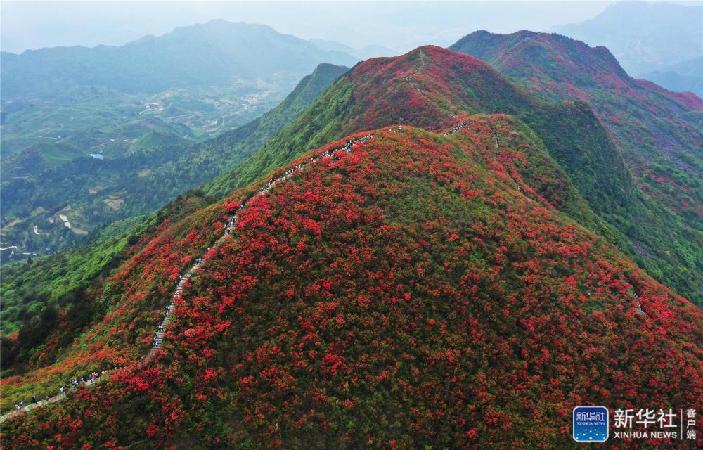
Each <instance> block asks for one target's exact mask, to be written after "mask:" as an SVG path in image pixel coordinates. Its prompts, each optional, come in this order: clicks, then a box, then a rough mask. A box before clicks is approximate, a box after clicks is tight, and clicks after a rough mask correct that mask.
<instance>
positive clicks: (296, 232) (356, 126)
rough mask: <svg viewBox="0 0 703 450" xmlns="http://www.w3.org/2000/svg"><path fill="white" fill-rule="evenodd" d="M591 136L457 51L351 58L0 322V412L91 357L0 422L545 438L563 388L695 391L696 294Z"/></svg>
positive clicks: (264, 436) (263, 434)
mask: <svg viewBox="0 0 703 450" xmlns="http://www.w3.org/2000/svg"><path fill="white" fill-rule="evenodd" d="M674 98H678V97H674ZM508 113H509V114H508ZM400 122H402V123H400ZM612 140H613V135H612V134H611V133H610V132H609V131H608V129H607V128H605V127H604V125H603V123H602V122H601V121H600V120H599V118H598V116H597V115H596V114H594V112H593V111H592V109H591V107H590V106H589V105H588V104H587V103H584V102H580V101H579V102H575V101H567V102H556V101H553V100H549V99H545V98H541V97H540V96H537V95H535V94H534V93H530V91H529V90H528V89H527V88H526V87H525V86H524V85H518V84H515V83H514V82H512V81H511V80H510V79H508V78H507V77H506V76H504V75H501V74H500V73H499V72H498V71H497V70H496V69H494V68H492V67H491V66H489V65H488V64H486V63H484V62H482V61H480V60H478V59H476V58H474V57H471V56H468V55H463V54H461V53H457V52H453V51H450V50H446V49H441V48H438V47H431V46H429V47H421V48H419V49H416V50H414V51H412V52H409V53H408V54H405V55H402V56H399V57H395V58H378V59H372V60H369V61H366V62H364V63H361V64H358V65H356V66H355V67H354V68H353V69H352V70H350V71H349V72H347V73H345V74H344V75H342V76H341V77H340V78H339V79H337V81H335V82H334V83H333V84H332V86H330V87H329V88H328V89H327V90H326V91H325V92H324V93H323V94H322V95H321V96H320V97H319V98H318V99H317V100H316V101H315V102H314V103H313V104H312V105H310V106H309V107H308V108H307V109H306V110H305V111H303V112H302V113H301V114H300V115H299V116H297V117H296V118H295V119H294V120H293V121H292V122H290V123H289V124H288V125H286V126H284V127H283V128H281V129H280V131H279V132H278V134H277V136H276V137H274V138H273V139H271V140H270V141H269V142H268V143H267V144H266V145H264V146H263V147H262V148H261V149H260V150H258V151H257V152H255V153H253V154H252V155H251V156H250V157H249V158H248V159H247V160H245V161H244V162H243V163H242V165H241V166H240V168H238V169H236V170H234V171H232V172H229V173H227V174H225V175H223V176H220V177H218V179H217V180H216V182H213V183H212V184H210V185H209V186H206V187H207V189H209V190H210V192H212V193H218V192H222V193H223V194H224V195H225V198H224V199H223V200H220V201H216V202H214V203H211V204H210V205H208V206H203V203H207V202H208V200H207V197H204V196H197V195H194V196H190V197H184V198H182V199H181V201H180V202H174V203H173V204H171V205H169V208H168V209H167V210H163V211H162V212H161V213H160V214H159V216H158V217H155V218H154V220H153V223H152V224H151V226H149V227H146V228H145V229H144V231H143V232H142V233H138V234H136V235H133V236H132V238H131V239H130V240H129V245H127V246H125V247H126V248H125V250H124V252H123V253H122V254H121V255H120V257H119V260H118V261H116V263H115V264H116V267H114V268H109V269H107V270H106V271H105V273H104V274H101V276H100V277H97V278H94V279H93V280H92V282H91V283H89V284H88V285H87V287H86V288H84V289H82V290H81V291H80V292H79V293H76V294H75V295H73V296H71V297H70V298H65V300H64V301H65V302H66V303H65V304H66V305H67V306H66V307H61V304H62V302H61V300H62V299H59V301H58V302H57V303H56V304H57V307H56V309H55V310H54V311H53V312H52V311H51V310H45V311H46V313H42V314H35V315H34V318H33V319H32V321H30V323H29V326H23V327H22V329H21V330H20V331H19V332H18V333H16V334H14V335H12V336H8V337H7V338H6V339H5V340H4V342H3V348H4V349H6V348H9V349H11V350H12V351H13V353H11V354H10V356H11V357H13V358H14V360H12V361H11V363H6V364H4V368H5V369H4V372H3V373H2V375H3V383H2V385H0V389H2V396H0V405H1V407H2V409H3V411H7V410H8V409H10V408H11V405H12V404H13V403H15V402H17V401H19V400H22V399H27V398H30V397H31V395H37V396H39V398H41V397H44V396H45V395H47V394H53V393H54V392H56V390H57V389H58V388H59V386H61V385H63V384H64V383H66V380H70V379H71V378H72V377H80V376H83V375H84V374H87V373H91V372H93V371H95V372H100V371H103V370H105V371H106V372H104V373H103V374H102V375H101V376H100V377H99V378H98V379H97V381H95V382H91V384H90V387H87V388H81V389H79V390H78V391H77V392H75V393H71V394H70V395H69V396H68V397H67V398H65V399H60V397H58V398H57V399H56V401H52V402H51V403H50V404H48V405H46V406H45V407H39V408H35V409H32V410H31V411H30V412H29V413H28V414H23V413H19V414H16V415H10V416H3V419H4V422H3V439H4V440H5V442H7V443H8V444H7V445H8V446H10V447H13V448H21V447H31V446H47V445H54V446H61V447H81V446H84V445H85V444H89V445H91V446H113V447H114V446H125V447H126V446H131V447H144V448H152V447H158V448H162V447H170V446H173V447H198V446H212V447H223V448H242V447H243V448H274V447H278V448H301V447H304V448H340V447H341V448H360V447H367V446H370V447H390V448H428V447H431V448H459V447H477V448H483V447H493V446H505V447H511V448H525V447H530V446H534V447H538V448H555V447H556V448H560V447H569V446H573V442H572V438H571V435H570V424H571V415H570V411H571V409H572V408H573V406H574V405H575V404H584V403H585V404H606V405H609V406H610V407H612V408H626V407H629V406H630V405H641V404H661V405H671V406H670V407H672V408H677V409H678V408H687V407H689V406H690V407H692V408H700V407H703V405H701V404H700V401H701V400H700V399H701V398H703V348H702V347H701V342H703V339H701V338H703V311H702V310H701V309H700V308H699V307H697V306H695V305H693V304H692V303H691V302H690V301H689V300H687V299H686V298H684V297H681V296H679V295H677V294H676V293H675V292H674V291H673V290H671V289H669V288H668V287H666V286H664V285H662V284H660V283H659V282H657V281H655V280H654V278H652V277H651V276H650V275H648V274H647V273H646V272H645V271H644V270H643V269H642V268H640V267H639V266H638V265H637V264H635V263H634V262H633V261H632V260H631V259H630V258H629V257H628V255H626V254H625V253H623V252H622V251H621V250H620V249H619V248H618V246H623V245H625V242H626V241H624V239H627V238H628V237H629V236H628V235H627V234H626V233H624V231H627V230H624V231H623V229H621V228H620V225H618V223H617V221H614V220H612V217H613V216H612V215H616V214H626V213H628V212H629V211H631V208H634V207H637V206H647V204H646V203H643V202H644V201H645V198H643V197H642V195H643V194H642V192H641V191H640V190H639V188H638V185H637V180H636V178H634V177H633V176H631V175H630V172H629V170H628V169H627V166H626V160H625V159H624V157H623V153H622V149H621V148H620V147H619V146H618V145H616V144H614V143H613V142H612ZM311 149H314V150H312V151H311ZM589 181H590V183H589ZM228 189H229V190H228ZM653 224H654V225H657V222H656V221H655V222H653ZM645 225H649V224H645ZM657 226H658V225H657ZM670 244H671V243H670ZM623 248H624V247H623ZM670 248H672V249H673V250H676V249H675V248H673V245H672V246H671V247H670ZM34 264H35V263H34V262H32V263H31V264H30V270H26V271H24V273H31V272H32V270H31V267H32V265H34ZM3 283H8V280H7V279H3ZM20 284H21V283H20ZM21 287H22V286H16V289H19V288H21ZM80 306H82V308H81V307H80ZM72 308H75V313H74V311H73V310H72ZM79 318H80V320H79ZM161 324H163V325H164V327H165V331H163V332H162V331H159V327H160V325H161ZM155 345H156V346H155ZM5 355H6V352H3V357H4V358H6V357H7V356H5ZM115 366H117V367H115ZM684 405H685V406H684ZM536 421H538V423H539V427H535V422H536ZM699 440H700V439H699ZM696 444H703V441H701V442H696Z"/></svg>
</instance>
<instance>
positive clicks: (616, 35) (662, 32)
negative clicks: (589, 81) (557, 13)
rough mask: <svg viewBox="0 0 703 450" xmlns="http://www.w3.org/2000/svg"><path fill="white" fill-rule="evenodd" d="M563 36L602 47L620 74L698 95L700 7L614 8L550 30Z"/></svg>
mask: <svg viewBox="0 0 703 450" xmlns="http://www.w3.org/2000/svg"><path fill="white" fill-rule="evenodd" d="M554 31H557V32H559V33H561V34H564V35H566V36H569V37H572V38H575V39H579V40H581V41H584V42H586V43H588V44H591V45H604V46H606V47H608V49H610V51H612V52H613V54H614V55H615V57H616V58H617V59H618V61H619V62H620V63H621V64H622V66H623V67H624V68H625V70H626V71H627V72H628V73H629V74H631V75H633V76H635V77H643V78H645V79H648V80H651V81H654V82H657V83H660V84H661V85H662V86H664V87H666V88H669V89H673V90H677V91H691V92H695V93H696V94H698V95H699V96H703V90H701V84H702V83H703V71H701V70H698V69H699V68H700V63H695V62H694V61H696V60H699V61H700V58H702V57H703V6H701V5H700V4H687V5H686V4H676V3H662V2H637V1H626V2H617V3H614V4H612V5H610V6H608V8H606V9H605V11H603V12H602V13H601V14H599V15H598V16H596V17H594V18H593V19H590V20H586V21H584V22H581V23H577V24H571V25H563V26H559V27H556V28H555V29H554Z"/></svg>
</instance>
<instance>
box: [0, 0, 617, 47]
mask: <svg viewBox="0 0 703 450" xmlns="http://www.w3.org/2000/svg"><path fill="white" fill-rule="evenodd" d="M609 3H613V2H607V1H589V2H579V1H559V2H554V1H551V2H533V1H530V2H527V1H513V2H507V1H505V2H503V1H499V2H495V1H494V2H155V1H151V2H136V1H121V2H28V1H14V2H13V1H2V2H1V3H0V13H1V20H2V24H1V25H2V27H1V31H0V38H1V39H2V42H1V46H2V49H3V50H6V51H12V52H21V51H23V50H26V49H35V48H42V47H53V46H58V45H85V46H94V45H98V44H111V45H115V44H124V43H126V42H129V41H131V40H134V39H137V38H139V37H142V36H144V35H145V34H155V35H159V34H163V33H166V32H168V31H170V30H172V29H173V28H174V27H176V26H181V25H191V24H194V23H202V22H206V21H208V20H211V19H227V20H231V21H244V22H250V23H262V24H267V25H270V26H272V27H273V28H275V29H276V30H278V31H280V32H284V33H290V34H294V35H296V36H299V37H302V38H321V39H329V40H335V41H338V42H342V43H344V44H347V45H351V46H353V47H357V48H358V47H363V46H366V45H374V44H379V45H383V46H386V47H390V48H392V49H394V50H407V49H410V48H413V47H415V46H417V45H420V44H427V43H433V44H439V45H449V44H451V43H453V42H454V41H456V40H457V39H458V38H459V37H461V36H463V35H465V34H467V33H469V32H471V31H474V30H477V29H487V30H489V31H496V32H512V31H516V30H520V29H531V30H535V31H546V30H549V29H550V28H551V27H552V26H554V25H559V24H564V23H571V22H580V21H582V20H584V19H588V18H590V17H593V16H595V15H596V14H598V13H599V12H601V11H602V10H603V9H605V7H606V6H607V5H608V4H609Z"/></svg>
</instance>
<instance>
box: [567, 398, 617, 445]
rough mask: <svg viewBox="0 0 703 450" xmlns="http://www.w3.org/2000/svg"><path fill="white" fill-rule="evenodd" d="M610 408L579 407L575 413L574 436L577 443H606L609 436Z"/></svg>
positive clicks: (575, 409)
mask: <svg viewBox="0 0 703 450" xmlns="http://www.w3.org/2000/svg"><path fill="white" fill-rule="evenodd" d="M609 423H610V419H609V416H608V408H606V407H605V406H577V407H576V408H574V412H573V435H574V440H575V441H576V442H605V441H607V440H608V435H609V431H610V430H609V426H608V425H609Z"/></svg>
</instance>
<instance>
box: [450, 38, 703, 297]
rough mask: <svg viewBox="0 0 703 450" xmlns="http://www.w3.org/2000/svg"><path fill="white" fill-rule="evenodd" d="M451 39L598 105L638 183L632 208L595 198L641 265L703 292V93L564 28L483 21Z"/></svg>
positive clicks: (507, 71)
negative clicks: (675, 85)
mask: <svg viewBox="0 0 703 450" xmlns="http://www.w3.org/2000/svg"><path fill="white" fill-rule="evenodd" d="M451 48H452V49H453V50H456V51H460V52H462V53H466V54H470V55H472V56H475V57H477V58H481V59H482V60H484V61H486V62H488V63H489V64H491V65H493V66H494V67H495V68H496V69H498V70H499V71H500V72H501V73H503V74H504V75H506V76H508V77H510V78H511V79H512V80H514V81H516V82H518V83H519V84H521V85H522V86H523V87H524V88H525V89H526V90H527V91H529V92H530V93H532V94H533V95H536V96H540V97H543V98H549V99H552V100H578V101H582V102H585V103H586V104H588V105H589V107H590V108H592V109H593V111H594V113H595V114H596V115H597V117H598V119H599V121H600V123H602V124H603V126H604V127H606V128H607V130H608V132H609V133H610V134H611V135H612V136H613V138H614V139H613V142H614V143H615V145H616V146H617V147H618V149H619V151H620V153H621V155H622V157H623V159H624V161H625V163H626V165H627V168H628V171H629V173H631V174H632V178H633V179H634V181H635V183H636V185H637V188H638V189H637V190H638V192H637V193H636V194H635V195H634V196H633V198H632V200H631V201H629V202H628V204H627V205H626V208H624V209H622V210H613V209H612V208H607V207H606V208H599V206H598V205H597V204H593V203H592V204H591V206H592V207H593V208H594V209H596V210H598V209H600V212H601V215H602V216H603V217H604V218H605V219H606V220H607V221H608V222H609V223H610V224H611V225H613V226H614V227H616V228H617V229H619V230H620V231H621V233H622V234H623V235H625V236H626V238H627V239H626V240H627V241H629V242H628V244H626V247H624V250H625V251H627V252H628V253H629V254H630V255H631V256H633V257H634V258H635V260H636V261H637V262H638V263H639V264H640V265H642V266H643V267H645V268H647V270H648V271H649V272H650V273H651V274H653V275H654V276H655V277H657V278H659V279H660V280H661V281H663V282H665V283H666V284H667V285H669V286H671V287H674V288H675V289H677V290H678V291H679V292H680V293H681V294H683V295H686V296H687V297H689V298H692V299H696V301H697V302H700V301H701V299H702V298H703V291H702V290H701V286H703V254H702V252H701V251H700V249H701V248H702V247H701V245H702V243H703V184H702V182H701V177H700V174H701V173H703V153H701V151H700V150H701V149H702V148H703V131H702V130H703V128H701V126H700V124H701V119H702V118H703V101H702V100H701V99H700V98H698V97H697V96H695V95H694V94H680V93H674V92H671V91H667V90H666V89H663V88H661V87H659V86H657V85H655V84H653V83H650V82H646V81H643V80H637V79H633V78H631V77H630V76H629V75H627V73H626V72H625V71H624V70H623V69H622V68H621V67H620V65H619V64H618V62H617V60H616V59H615V58H614V57H613V55H612V54H611V53H610V52H609V51H608V50H607V49H606V48H604V47H589V46H588V45H586V44H584V43H582V42H578V41H575V40H573V39H569V38H566V37H564V36H560V35H556V34H544V33H533V32H528V31H521V32H518V33H513V34H508V35H500V34H492V33H488V32H485V31H479V32H475V33H472V34H469V35H467V36H466V37H464V38H462V39H460V40H459V41H458V42H457V43H456V44H454V45H453V46H452V47H451ZM672 243H675V244H674V245H672ZM672 247H673V249H672Z"/></svg>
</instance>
